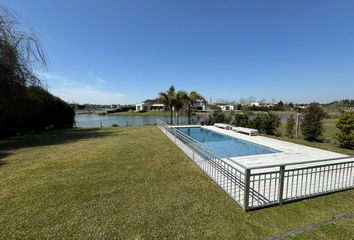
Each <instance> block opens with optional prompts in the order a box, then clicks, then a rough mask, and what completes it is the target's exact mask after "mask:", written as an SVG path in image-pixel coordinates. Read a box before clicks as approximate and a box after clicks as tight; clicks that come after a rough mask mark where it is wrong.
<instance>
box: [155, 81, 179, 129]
mask: <svg viewBox="0 0 354 240" xmlns="http://www.w3.org/2000/svg"><path fill="white" fill-rule="evenodd" d="M176 98H177V95H176V90H175V87H174V86H171V87H170V88H169V89H168V90H167V91H166V92H160V93H159V101H160V102H161V103H163V104H165V106H168V107H169V109H170V124H171V125H172V124H173V108H174V107H175V104H176Z"/></svg>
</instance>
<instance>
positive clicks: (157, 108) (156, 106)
mask: <svg viewBox="0 0 354 240" xmlns="http://www.w3.org/2000/svg"><path fill="white" fill-rule="evenodd" d="M150 110H152V111H165V104H162V103H154V104H152V105H151V106H150Z"/></svg>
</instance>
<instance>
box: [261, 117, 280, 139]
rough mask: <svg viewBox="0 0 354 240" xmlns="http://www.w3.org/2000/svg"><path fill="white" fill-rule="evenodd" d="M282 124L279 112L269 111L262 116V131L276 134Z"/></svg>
mask: <svg viewBox="0 0 354 240" xmlns="http://www.w3.org/2000/svg"><path fill="white" fill-rule="evenodd" d="M279 126H280V118H279V116H278V115H277V114H274V113H271V112H268V114H267V115H264V116H262V118H261V131H263V132H265V133H266V134H268V135H275V134H276V132H277V129H278V127H279Z"/></svg>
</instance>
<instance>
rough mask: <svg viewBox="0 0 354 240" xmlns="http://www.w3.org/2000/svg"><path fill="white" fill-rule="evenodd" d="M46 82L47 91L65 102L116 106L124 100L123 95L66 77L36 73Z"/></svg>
mask: <svg viewBox="0 0 354 240" xmlns="http://www.w3.org/2000/svg"><path fill="white" fill-rule="evenodd" d="M38 75H39V76H40V77H41V78H43V79H45V80H46V81H47V82H48V87H49V91H50V92H51V93H53V94H54V95H56V96H58V97H60V98H62V99H63V100H65V101H67V102H75V103H81V104H83V103H93V104H117V103H121V102H123V100H124V99H125V98H126V96H125V95H124V94H121V93H116V92H113V91H111V90H106V89H102V88H100V87H96V86H91V85H88V84H84V83H82V82H78V81H71V80H69V79H68V78H66V77H63V76H59V75H55V74H51V73H42V72H41V73H38ZM97 82H99V83H105V80H103V79H101V78H98V79H97Z"/></svg>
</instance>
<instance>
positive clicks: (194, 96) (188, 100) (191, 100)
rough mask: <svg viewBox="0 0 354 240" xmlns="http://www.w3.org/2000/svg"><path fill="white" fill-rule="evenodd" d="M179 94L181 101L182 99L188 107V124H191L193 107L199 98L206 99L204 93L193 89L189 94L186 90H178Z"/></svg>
mask: <svg viewBox="0 0 354 240" xmlns="http://www.w3.org/2000/svg"><path fill="white" fill-rule="evenodd" d="M177 96H178V99H179V101H181V102H182V103H183V105H184V106H185V107H186V110H187V115H188V124H191V116H192V107H193V106H194V104H195V103H196V102H197V100H203V101H205V99H204V97H203V96H202V95H200V94H199V93H197V92H196V91H192V92H190V93H189V94H188V93H187V92H186V91H178V93H177Z"/></svg>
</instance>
